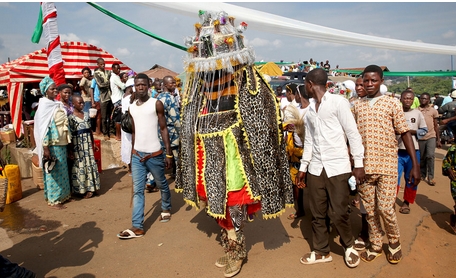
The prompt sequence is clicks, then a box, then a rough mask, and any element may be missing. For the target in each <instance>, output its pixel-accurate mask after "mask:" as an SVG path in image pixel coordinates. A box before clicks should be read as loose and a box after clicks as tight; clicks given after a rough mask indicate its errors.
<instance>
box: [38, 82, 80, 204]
mask: <svg viewBox="0 0 456 278" xmlns="http://www.w3.org/2000/svg"><path fill="white" fill-rule="evenodd" d="M40 90H41V92H44V94H45V97H43V98H40V102H39V105H38V110H37V111H36V114H35V123H34V125H35V130H34V134H35V138H36V150H37V152H38V158H39V162H40V166H41V167H43V174H44V198H45V200H46V201H47V202H48V205H49V206H50V207H51V208H54V209H65V208H66V207H65V206H64V205H63V203H64V202H65V201H67V200H68V199H70V197H71V192H70V183H69V177H68V166H67V146H68V143H70V142H71V135H70V133H69V130H68V118H67V115H66V111H65V109H64V107H63V104H62V102H60V101H57V100H55V97H56V96H57V88H56V85H55V83H54V81H53V80H52V79H51V78H50V77H48V76H46V77H45V78H44V79H43V80H42V81H41V82H40ZM43 161H44V162H43Z"/></svg>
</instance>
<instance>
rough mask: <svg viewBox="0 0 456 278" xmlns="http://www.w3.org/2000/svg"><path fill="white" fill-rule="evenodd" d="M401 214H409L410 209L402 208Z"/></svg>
mask: <svg viewBox="0 0 456 278" xmlns="http://www.w3.org/2000/svg"><path fill="white" fill-rule="evenodd" d="M399 212H400V213H402V214H409V213H410V208H409V207H401V208H400V209H399Z"/></svg>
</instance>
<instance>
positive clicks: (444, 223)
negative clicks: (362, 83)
mask: <svg viewBox="0 0 456 278" xmlns="http://www.w3.org/2000/svg"><path fill="white" fill-rule="evenodd" d="M445 151H446V150H444V149H442V150H438V151H437V152H438V153H437V159H436V163H435V164H436V171H435V172H436V181H437V185H436V186H434V187H432V186H429V185H427V184H426V183H425V182H422V183H421V184H420V185H419V188H418V195H417V199H416V203H415V204H413V205H411V213H410V214H409V215H403V214H400V213H398V214H397V215H398V221H399V226H400V231H401V242H402V250H403V253H404V258H403V260H402V261H401V262H400V263H399V264H398V265H390V264H389V263H388V262H387V261H386V256H385V255H383V256H381V257H379V258H378V259H376V260H375V261H373V262H371V263H364V262H361V264H360V265H359V266H358V267H357V268H355V269H349V268H348V267H346V266H345V264H344V262H343V257H342V255H343V249H342V247H341V246H340V243H339V238H338V236H337V233H336V231H333V232H332V233H331V235H330V236H331V250H332V256H333V262H330V263H326V264H320V265H311V266H306V265H302V264H300V262H299V258H300V257H301V256H302V255H303V254H304V253H306V252H309V251H310V245H309V244H310V239H311V226H310V220H311V217H310V211H309V208H308V206H307V200H305V203H306V216H305V217H303V218H301V219H299V220H295V221H290V220H288V219H287V215H288V214H290V213H292V212H293V210H292V209H287V210H286V211H285V213H284V214H283V215H281V216H280V217H279V218H276V219H271V220H263V219H262V218H261V215H258V217H257V218H255V220H254V221H253V222H252V223H248V224H247V225H246V228H245V235H246V239H247V249H248V258H247V260H246V262H245V263H244V265H243V268H242V271H241V272H240V273H239V274H238V275H237V276H236V277H302V276H303V275H306V276H308V277H353V275H356V276H357V277H391V276H392V275H394V277H407V276H410V277H452V275H454V272H455V271H456V265H455V264H454V252H455V251H454V250H455V247H456V236H455V234H454V233H453V231H452V230H451V228H450V226H449V223H448V222H449V216H450V213H451V211H452V207H453V200H452V199H451V195H450V191H449V181H448V179H447V178H446V177H443V176H441V173H440V172H441V170H440V167H441V159H442V158H443V155H444V153H445ZM168 177H169V176H168ZM101 180H102V189H101V191H100V194H99V195H98V196H96V197H94V198H92V199H87V200H86V199H81V200H79V199H77V200H75V201H73V202H70V203H68V204H67V207H68V208H67V209H65V210H61V211H58V210H53V209H50V208H48V207H47V205H46V202H45V201H44V197H43V191H40V190H38V189H37V188H36V187H35V186H34V185H33V182H32V179H24V180H23V183H22V187H23V198H22V199H21V200H20V201H17V202H15V203H13V204H10V205H7V206H6V209H5V211H4V212H3V213H0V221H1V223H0V254H2V255H3V256H4V257H6V258H8V259H9V260H11V261H12V262H16V263H18V264H20V265H22V266H24V267H26V268H27V269H30V270H32V271H34V272H35V273H36V274H37V277H80V278H82V277H84V278H85V277H87V278H90V277H223V269H219V268H217V267H216V266H215V265H214V262H215V260H216V259H217V258H218V257H219V256H221V255H222V253H223V252H222V248H221V246H220V244H219V243H218V242H219V241H218V240H219V231H220V229H219V228H218V226H217V224H216V223H215V221H214V220H213V219H212V218H210V217H208V216H207V215H206V214H205V212H204V210H198V211H197V210H195V209H194V208H191V207H189V206H187V205H186V204H185V203H184V201H183V199H182V195H181V194H177V193H175V192H172V204H173V209H172V213H173V216H172V219H171V221H170V222H168V223H160V222H159V221H157V220H158V217H159V214H160V193H146V210H145V211H146V217H145V230H146V235H145V236H144V237H142V238H137V239H130V240H120V239H118V238H117V236H116V234H117V233H118V232H119V231H121V230H124V229H126V228H129V227H130V226H131V208H130V202H131V176H129V175H128V172H127V170H126V169H123V168H117V169H108V170H103V172H102V174H101ZM168 180H169V182H170V187H171V188H174V181H173V179H171V178H169V179H168ZM402 194H403V193H402V192H400V195H399V197H402ZM306 198H307V195H306V193H305V199H306ZM400 204H401V203H400V201H398V205H400ZM398 207H399V206H397V208H396V210H398ZM351 221H352V224H353V230H354V233H355V234H357V233H358V231H359V230H360V226H361V224H360V214H359V211H358V210H357V209H356V208H354V209H353V211H352V213H351ZM384 242H385V245H384V249H385V250H386V248H387V247H386V242H387V241H386V238H385V239H384Z"/></svg>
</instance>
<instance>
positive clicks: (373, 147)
mask: <svg viewBox="0 0 456 278" xmlns="http://www.w3.org/2000/svg"><path fill="white" fill-rule="evenodd" d="M363 83H364V88H365V90H366V92H367V98H362V99H360V100H359V101H358V102H356V103H355V106H354V107H353V113H354V115H355V119H356V123H357V125H358V130H359V133H360V134H361V137H362V140H363V145H364V149H365V153H364V169H365V172H366V182H364V183H362V184H361V185H359V187H358V191H359V195H360V197H361V199H362V201H363V204H364V206H365V207H366V211H367V222H368V224H369V240H370V242H371V247H370V248H369V249H367V250H366V251H365V252H363V253H361V254H360V256H361V259H362V260H363V261H365V262H371V261H373V260H374V259H375V258H377V257H378V256H380V255H381V253H382V238H383V235H382V233H383V230H382V226H381V223H380V218H382V219H383V221H384V226H385V229H386V235H387V238H388V242H389V245H388V250H389V253H388V254H387V260H388V261H389V262H390V263H393V264H395V263H398V262H399V261H400V260H401V259H402V252H401V244H400V240H399V239H400V235H399V227H398V224H397V218H396V211H395V207H394V204H395V201H396V187H397V175H398V172H397V163H398V162H397V161H398V158H397V151H398V142H397V140H396V134H400V135H401V138H402V141H403V142H404V145H405V148H406V150H407V153H408V154H409V155H410V157H411V159H412V161H413V166H412V171H411V175H410V180H409V182H412V180H413V182H412V184H413V185H414V186H416V185H417V184H418V183H419V182H420V178H421V177H420V165H419V163H418V160H417V159H416V154H415V148H414V145H413V141H412V137H411V134H410V131H409V127H408V125H407V122H406V121H405V116H404V111H403V110H402V105H401V103H400V102H399V101H398V100H397V99H396V98H391V97H388V96H383V95H382V94H381V93H380V85H381V84H382V83H383V71H382V69H381V68H380V67H379V66H377V65H370V66H367V67H366V68H365V69H364V72H363Z"/></svg>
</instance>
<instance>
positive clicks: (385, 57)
mask: <svg viewBox="0 0 456 278" xmlns="http://www.w3.org/2000/svg"><path fill="white" fill-rule="evenodd" d="M358 58H359V60H362V61H366V62H368V63H378V64H379V65H381V66H384V65H386V66H388V64H391V63H395V62H396V58H395V56H394V55H392V53H391V52H390V51H388V50H383V49H382V50H377V51H375V52H373V51H372V52H360V53H359V55H358Z"/></svg>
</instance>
